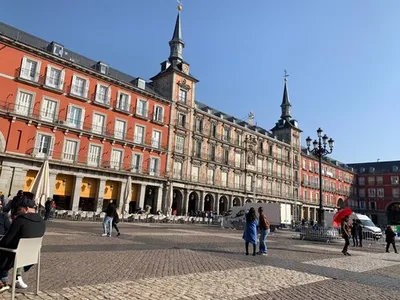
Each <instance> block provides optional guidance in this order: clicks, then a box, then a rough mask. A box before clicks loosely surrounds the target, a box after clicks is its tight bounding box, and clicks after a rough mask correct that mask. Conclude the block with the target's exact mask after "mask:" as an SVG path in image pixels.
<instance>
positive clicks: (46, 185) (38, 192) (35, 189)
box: [30, 159, 50, 208]
mask: <svg viewBox="0 0 400 300" xmlns="http://www.w3.org/2000/svg"><path fill="white" fill-rule="evenodd" d="M30 192H31V193H32V194H33V195H34V199H35V202H36V204H37V205H38V208H40V205H41V204H42V203H45V202H46V199H47V198H48V197H50V167H49V161H48V160H47V159H46V160H45V161H44V163H43V165H42V167H41V168H40V170H39V173H38V174H37V175H36V178H35V182H34V183H33V185H32V187H31V190H30Z"/></svg>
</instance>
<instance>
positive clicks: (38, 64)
mask: <svg viewBox="0 0 400 300" xmlns="http://www.w3.org/2000/svg"><path fill="white" fill-rule="evenodd" d="M28 60H31V61H34V62H36V72H35V76H34V77H31V76H27V75H26V74H24V73H28V72H27V68H26V64H27V61H28ZM41 66H42V62H41V61H40V60H38V59H36V58H33V57H30V56H24V57H23V58H22V64H21V69H20V73H19V77H20V78H23V79H26V80H29V81H33V82H39V79H40V69H41Z"/></svg>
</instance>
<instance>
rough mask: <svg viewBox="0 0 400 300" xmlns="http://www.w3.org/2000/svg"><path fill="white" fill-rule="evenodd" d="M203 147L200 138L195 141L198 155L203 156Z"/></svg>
mask: <svg viewBox="0 0 400 300" xmlns="http://www.w3.org/2000/svg"><path fill="white" fill-rule="evenodd" d="M201 148H202V142H201V141H200V140H196V141H195V148H194V155H195V156H196V157H199V158H200V157H201Z"/></svg>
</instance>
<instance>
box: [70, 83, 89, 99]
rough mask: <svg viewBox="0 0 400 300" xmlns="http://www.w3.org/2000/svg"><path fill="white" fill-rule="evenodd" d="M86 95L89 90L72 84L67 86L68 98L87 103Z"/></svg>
mask: <svg viewBox="0 0 400 300" xmlns="http://www.w3.org/2000/svg"><path fill="white" fill-rule="evenodd" d="M88 93H89V89H88V88H87V87H83V86H81V85H76V84H72V85H70V86H69V93H68V96H70V97H72V98H74V99H78V100H81V101H83V102H88V101H89V99H88V96H87V95H88Z"/></svg>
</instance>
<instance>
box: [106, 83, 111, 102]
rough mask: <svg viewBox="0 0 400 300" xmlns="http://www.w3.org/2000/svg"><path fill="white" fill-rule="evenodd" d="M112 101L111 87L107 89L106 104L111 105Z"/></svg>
mask: <svg viewBox="0 0 400 300" xmlns="http://www.w3.org/2000/svg"><path fill="white" fill-rule="evenodd" d="M110 99H111V86H109V87H108V88H107V98H106V104H108V105H110Z"/></svg>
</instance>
